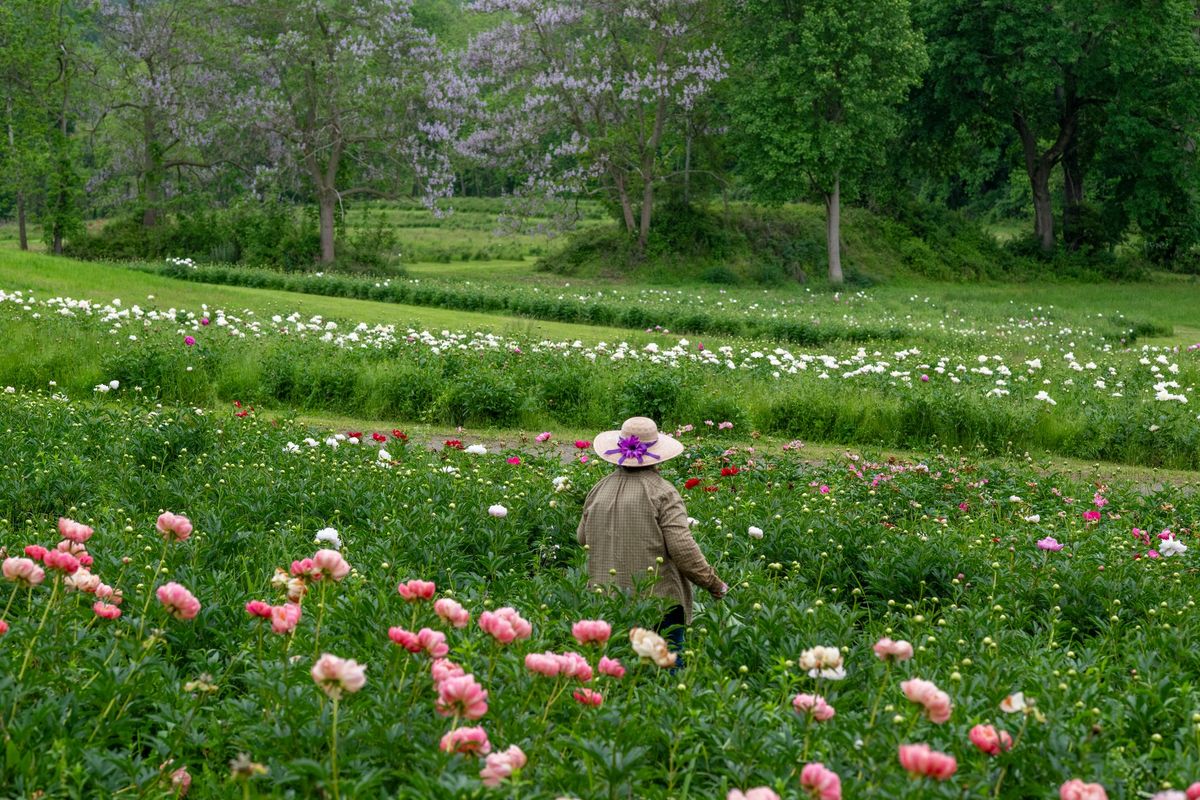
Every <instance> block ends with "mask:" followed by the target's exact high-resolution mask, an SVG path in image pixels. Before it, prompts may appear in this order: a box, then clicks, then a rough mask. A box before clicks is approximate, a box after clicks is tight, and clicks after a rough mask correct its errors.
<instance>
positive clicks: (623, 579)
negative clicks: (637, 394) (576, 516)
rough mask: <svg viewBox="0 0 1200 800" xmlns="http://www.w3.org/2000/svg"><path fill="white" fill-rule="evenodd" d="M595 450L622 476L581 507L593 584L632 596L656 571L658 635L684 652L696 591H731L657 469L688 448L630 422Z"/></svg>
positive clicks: (606, 481) (645, 422) (648, 422)
mask: <svg viewBox="0 0 1200 800" xmlns="http://www.w3.org/2000/svg"><path fill="white" fill-rule="evenodd" d="M592 447H593V448H595V450H596V453H597V455H599V456H600V458H602V459H604V460H605V461H607V462H609V463H611V464H616V465H617V469H616V470H614V471H613V472H612V474H610V475H607V476H605V477H604V478H602V479H600V481H599V482H598V483H597V484H596V485H595V486H594V487H592V490H591V491H590V492H589V493H588V496H587V500H585V501H584V504H583V518H582V519H581V520H580V521H579V530H578V532H577V533H578V538H579V543H580V544H581V545H585V546H586V547H587V549H588V580H589V581H590V583H591V584H593V585H597V586H603V585H611V584H615V585H617V586H620V587H621V588H623V589H632V588H633V585H634V580H635V579H644V578H645V576H646V574H647V568H651V569H654V570H655V571H656V573H657V580H656V581H655V583H654V587H653V589H652V591H653V593H654V594H655V595H657V596H659V597H663V598H666V599H667V600H668V602H670V604H671V605H670V607H669V608H668V610H667V613H666V616H665V617H664V618H663V621H662V622H661V623H660V624H659V626H658V629H659V630H661V631H663V632H665V633H666V634H667V638H669V639H670V640H671V641H672V643H673V644H674V645H675V648H676V650H679V649H681V645H682V642H683V629H684V627H685V626H686V625H688V624H690V623H691V621H692V584H693V583H694V584H696V585H697V586H699V587H700V588H702V589H707V590H708V592H709V593H710V594H711V595H712V596H713V597H714V598H716V599H718V600H719V599H721V598H722V597H724V596H725V593H726V592H727V591H728V590H729V587H728V586H726V585H725V583H724V582H723V581H722V580H721V579H720V578H719V577H717V573H716V571H715V570H713V568H712V567H711V566H709V564H708V561H707V560H706V559H705V558H704V554H703V553H702V552H700V548H699V547H698V546H697V545H696V540H695V539H693V538H692V532H691V529H690V528H689V526H688V515H687V509H686V508H684V505H683V498H682V497H680V496H679V491H678V490H677V489H676V488H675V487H674V486H672V485H671V484H670V483H669V482H668V481H666V480H665V479H664V478H663V477H662V476H661V475H659V474H658V470H657V469H655V467H657V466H658V465H659V464H662V463H663V462H665V461H668V460H670V459H672V458H674V457H675V456H677V455H679V454H680V453H682V452H683V445H682V444H680V443H679V441H678V440H677V439H674V438H672V437H670V436H668V435H666V434H665V433H660V432H659V430H658V426H657V425H656V424H655V423H654V420H652V419H648V418H646V417H631V418H630V419H627V420H625V423H624V424H623V425H622V426H621V430H619V431H605V432H604V433H601V434H598V435H597V436H596V437H595V439H594V440H593V443H592Z"/></svg>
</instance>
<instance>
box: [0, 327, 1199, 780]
mask: <svg viewBox="0 0 1200 800" xmlns="http://www.w3.org/2000/svg"><path fill="white" fill-rule="evenodd" d="M176 324H177V323H176ZM189 330H190V328H189ZM247 333H248V337H249V336H250V334H249V332H247ZM317 338H319V337H317ZM124 391H125V389H124V387H121V388H118V389H115V390H112V389H110V391H109V392H104V393H97V394H101V395H104V396H103V397H102V398H99V399H90V398H85V399H82V400H72V399H70V398H68V397H66V396H65V395H57V396H56V395H52V394H50V393H48V392H45V391H24V390H21V391H18V390H16V389H14V391H13V392H11V393H9V392H4V393H0V452H2V453H3V456H2V462H0V545H3V547H4V550H5V552H4V557H5V561H4V571H3V575H4V578H5V580H4V581H3V582H0V592H2V594H0V603H3V606H2V608H3V613H4V617H3V620H4V623H3V630H4V633H3V635H2V636H0V662H2V663H3V669H2V670H0V719H2V720H3V730H4V733H5V742H6V748H5V755H4V762H3V763H4V772H3V775H4V783H5V785H6V786H7V787H8V788H7V789H6V791H8V792H9V793H11V794H13V795H15V796H33V795H35V794H37V793H44V796H48V797H58V796H110V795H118V794H124V795H130V796H145V797H171V796H177V795H178V794H180V793H182V792H183V791H184V790H188V789H190V792H191V794H192V796H201V797H209V796H239V795H242V794H243V793H244V794H245V795H248V796H280V797H285V796H296V797H301V796H322V795H324V796H328V797H335V796H336V797H375V796H398V797H414V798H415V797H463V798H467V797H521V798H549V799H550V800H553V799H554V798H559V797H573V798H580V800H584V799H585V798H586V799H588V800H590V799H591V798H601V797H638V798H667V797H678V798H684V797H692V798H724V797H726V796H727V795H728V796H730V797H735V798H736V797H742V796H744V797H748V798H755V799H756V800H757V798H770V797H774V796H775V795H776V794H777V795H778V796H780V797H785V798H801V797H810V796H813V797H822V798H834V797H842V796H844V797H879V798H918V797H919V798H927V797H947V798H949V797H984V796H995V797H1003V798H1029V797H1035V798H1037V797H1045V798H1051V797H1057V796H1060V790H1061V796H1062V797H1064V798H1085V797H1086V798H1094V797H1101V796H1105V794H1098V793H1097V792H1098V791H1099V790H1098V789H1097V788H1096V787H1094V786H1088V784H1100V785H1101V786H1103V787H1104V792H1105V793H1106V796H1107V797H1112V798H1134V797H1147V796H1150V795H1153V794H1156V793H1160V792H1168V790H1172V791H1174V792H1176V794H1163V795H1160V796H1162V797H1182V796H1184V794H1183V793H1184V792H1185V791H1186V790H1187V789H1188V787H1189V786H1191V785H1192V784H1193V783H1194V782H1196V781H1200V769H1198V768H1197V766H1196V765H1197V764H1200V689H1198V688H1197V686H1196V684H1195V681H1194V680H1192V678H1191V677H1190V676H1194V675H1196V674H1197V673H1198V671H1200V656H1197V654H1196V650H1195V648H1194V646H1193V645H1194V642H1195V641H1196V639H1197V636H1200V628H1198V626H1197V623H1196V618H1195V613H1194V606H1195V585H1196V584H1195V580H1196V569H1195V566H1194V564H1195V557H1196V554H1197V553H1198V552H1200V547H1197V542H1196V537H1195V533H1194V532H1195V531H1196V530H1197V529H1198V527H1200V500H1198V499H1197V498H1196V497H1195V495H1193V494H1191V493H1188V492H1185V491H1182V490H1176V489H1165V490H1162V491H1158V492H1153V493H1151V492H1148V491H1146V490H1145V489H1140V488H1139V487H1135V486H1121V485H1111V486H1104V485H1099V486H1097V485H1091V484H1083V483H1078V482H1075V481H1073V480H1072V479H1069V478H1067V477H1064V476H1057V475H1050V474H1043V473H1039V472H1035V471H1033V470H1031V469H1030V468H1027V467H1023V466H1020V465H1019V464H1016V465H1014V466H1008V467H997V466H987V465H979V464H974V463H972V462H971V461H969V460H965V459H963V458H961V457H959V456H953V455H950V454H940V455H939V454H933V455H931V456H930V457H929V458H928V459H927V460H924V461H921V462H902V461H890V462H888V461H885V462H880V463H874V462H872V461H870V460H869V459H867V458H864V457H861V456H857V455H853V454H850V453H847V454H846V456H845V457H844V458H841V459H837V460H833V461H830V462H828V463H826V464H823V465H820V466H814V465H811V464H808V463H805V462H804V461H802V460H800V459H799V457H798V456H797V454H796V453H795V451H793V450H785V451H779V450H771V451H767V450H764V449H761V448H758V449H756V447H755V446H754V443H753V442H752V441H751V440H748V439H747V440H745V441H741V442H738V441H736V440H728V439H726V440H722V441H721V442H720V443H718V442H716V441H714V440H712V439H711V438H704V437H698V436H695V435H694V434H693V435H690V436H688V437H687V438H686V439H685V441H686V442H687V444H688V450H687V452H686V453H685V455H684V456H683V457H681V458H679V459H677V460H675V461H673V462H670V463H669V464H668V465H667V466H666V467H664V476H665V477H667V478H668V480H670V481H672V482H673V483H674V484H675V485H676V486H678V487H679V488H680V490H681V491H682V492H683V495H684V499H685V501H686V502H687V504H688V512H689V514H690V515H691V517H692V518H693V519H694V523H693V531H694V534H695V536H696V539H697V541H698V542H699V544H700V546H701V548H702V549H703V550H704V551H705V552H706V553H707V555H708V557H709V559H710V561H711V562H712V563H713V565H714V567H715V568H716V569H717V571H718V572H719V573H720V574H721V576H722V577H723V578H724V579H725V580H726V581H727V582H728V583H729V584H730V586H731V587H732V588H731V591H730V593H729V595H728V597H727V598H726V599H725V600H724V601H721V602H715V601H712V600H708V599H701V598H698V601H699V602H698V606H697V614H696V618H695V620H694V622H693V624H692V626H691V628H690V629H689V631H688V634H687V638H686V643H685V648H686V649H685V652H684V653H683V654H682V655H683V666H682V667H681V668H678V669H676V670H675V671H672V670H671V668H670V667H669V666H659V664H660V663H661V664H669V662H670V658H669V654H667V653H665V652H663V651H662V650H661V648H660V647H659V646H658V644H657V643H656V642H655V638H654V637H653V635H652V634H651V635H647V634H646V633H641V632H638V631H637V630H635V629H643V628H652V627H653V624H654V623H655V622H656V621H657V619H658V617H659V616H660V615H661V613H662V609H661V608H658V607H657V606H656V605H655V602H654V601H653V600H651V599H643V600H636V601H630V600H629V599H627V598H625V597H622V596H610V595H606V594H602V593H593V592H590V591H588V590H587V587H586V569H585V567H584V563H585V558H586V554H585V552H584V551H583V550H582V548H580V547H579V546H578V545H577V544H576V542H575V525H576V523H577V521H578V516H579V511H580V507H581V503H582V500H583V497H584V495H585V494H586V492H587V490H588V489H589V488H590V486H591V485H592V484H593V483H594V482H595V481H596V480H597V479H598V478H599V477H601V476H602V475H604V474H605V473H606V471H607V470H608V469H609V467H608V466H607V465H605V464H603V463H601V462H598V461H596V460H588V461H584V460H583V459H578V458H572V459H570V460H564V459H563V458H562V457H561V456H560V455H559V451H557V450H553V449H551V448H552V445H553V442H554V437H553V435H552V436H551V438H550V440H549V441H548V442H544V443H542V444H531V445H530V446H529V448H528V449H527V450H526V451H524V452H520V453H517V452H508V451H505V452H480V450H481V449H482V450H484V451H486V450H487V449H488V448H486V447H484V448H479V447H471V445H474V444H475V443H474V442H472V441H471V440H470V439H469V438H468V439H466V440H465V441H464V442H462V447H463V449H461V450H460V449H458V448H457V447H455V446H448V447H446V448H444V449H443V450H441V451H439V452H430V451H426V450H424V449H423V448H420V447H417V446H415V445H410V444H408V443H407V442H406V441H405V437H404V436H403V431H400V430H394V431H393V430H388V431H316V430H309V429H307V428H305V427H303V426H300V425H297V424H296V423H292V422H288V421H286V420H285V421H279V422H273V421H268V420H266V419H265V418H258V417H257V416H256V415H255V414H252V413H251V414H246V415H244V416H239V415H238V414H230V413H224V412H223V413H219V414H218V413H215V412H205V411H203V410H197V409H195V408H190V407H187V406H172V405H163V406H159V405H157V404H156V403H154V402H153V401H152V400H147V399H141V398H140V397H139V396H138V395H137V394H136V393H132V392H130V393H128V394H124V395H123V394H121V393H122V392H124ZM114 393H115V394H114ZM238 413H239V414H240V413H241V412H238ZM736 433H737V431H736V429H735V430H734V431H733V432H726V433H725V434H724V435H725V436H730V435H732V434H736ZM579 452H580V453H585V452H586V451H585V450H582V449H581V450H580V451H579ZM60 517H62V518H64V519H62V520H60V519H59V518H60ZM651 580H653V575H647V581H651ZM1197 791H1200V789H1198V790H1197ZM769 792H773V793H774V794H771V793H769ZM739 793H740V794H739ZM1188 796H1194V794H1193V795H1188Z"/></svg>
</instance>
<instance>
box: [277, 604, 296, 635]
mask: <svg viewBox="0 0 1200 800" xmlns="http://www.w3.org/2000/svg"><path fill="white" fill-rule="evenodd" d="M302 613H303V612H302V611H301V609H300V604H299V603H284V604H283V605H281V606H271V630H273V631H274V632H275V633H278V634H280V635H282V634H287V633H291V632H292V631H294V630H295V629H296V626H297V625H298V624H299V623H300V616H301V614H302Z"/></svg>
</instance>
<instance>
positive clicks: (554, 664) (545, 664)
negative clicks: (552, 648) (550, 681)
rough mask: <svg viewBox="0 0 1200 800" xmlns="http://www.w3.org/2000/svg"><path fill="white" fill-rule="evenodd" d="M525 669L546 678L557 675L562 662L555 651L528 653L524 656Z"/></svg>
mask: <svg viewBox="0 0 1200 800" xmlns="http://www.w3.org/2000/svg"><path fill="white" fill-rule="evenodd" d="M525 669H527V670H529V671H530V672H532V673H534V674H536V675H543V676H545V677H547V678H555V677H558V673H559V671H560V670H561V669H562V664H561V663H560V662H559V658H558V654H557V653H530V654H529V655H527V656H525Z"/></svg>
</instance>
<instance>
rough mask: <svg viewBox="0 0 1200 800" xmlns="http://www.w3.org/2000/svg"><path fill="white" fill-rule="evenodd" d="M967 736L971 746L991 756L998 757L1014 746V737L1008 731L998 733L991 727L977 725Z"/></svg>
mask: <svg viewBox="0 0 1200 800" xmlns="http://www.w3.org/2000/svg"><path fill="white" fill-rule="evenodd" d="M967 736H968V738H970V740H971V744H973V745H975V746H976V747H978V748H979V749H980V750H981V751H982V752H984V753H987V754H988V755H989V756H998V755H1000V753H1001V752H1003V751H1008V750H1011V749H1012V746H1013V742H1012V737H1011V736H1009V735H1008V733H1007V732H1006V731H997V730H996V729H995V728H994V727H992V726H991V725H976V726H975V727H974V728H971V731H970V733H968V734H967Z"/></svg>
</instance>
